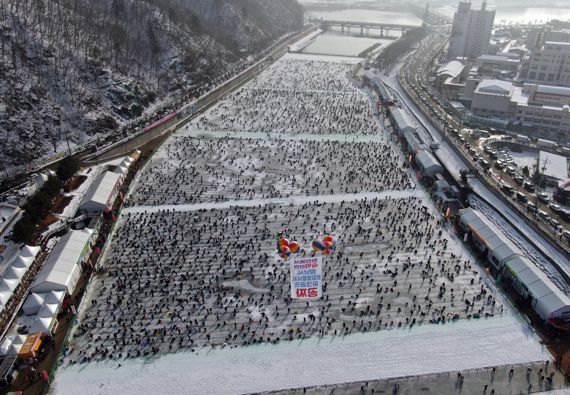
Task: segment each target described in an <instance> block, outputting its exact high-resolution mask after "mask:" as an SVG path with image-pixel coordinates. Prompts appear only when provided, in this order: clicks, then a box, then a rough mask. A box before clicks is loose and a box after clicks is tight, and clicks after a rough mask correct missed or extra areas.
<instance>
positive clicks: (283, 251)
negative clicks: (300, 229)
mask: <svg viewBox="0 0 570 395" xmlns="http://www.w3.org/2000/svg"><path fill="white" fill-rule="evenodd" d="M279 253H280V254H279V256H280V257H281V258H283V259H287V258H289V257H290V256H291V250H290V249H289V247H282V248H281V250H280V251H279Z"/></svg>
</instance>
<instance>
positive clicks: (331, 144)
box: [126, 136, 413, 206]
mask: <svg viewBox="0 0 570 395" xmlns="http://www.w3.org/2000/svg"><path fill="white" fill-rule="evenodd" d="M151 160H152V163H151V165H149V166H147V167H146V168H145V170H144V171H143V172H142V174H141V177H140V179H139V181H138V186H137V188H136V190H135V191H133V193H132V195H131V196H130V197H129V198H128V199H127V202H126V204H127V205H129V206H132V205H165V204H184V203H185V204H188V203H202V202H219V201H227V200H251V199H267V198H283V197H289V196H314V195H333V194H339V193H343V194H344V193H357V192H380V191H385V190H405V189H410V188H412V187H413V182H412V180H411V179H410V177H409V172H408V171H406V170H405V169H404V166H405V164H404V159H403V158H402V155H399V154H397V153H396V152H395V150H394V149H392V147H391V146H390V145H389V144H387V143H376V142H360V143H353V142H339V141H330V140H329V141H327V140H324V141H287V140H282V139H273V138H272V139H265V140H264V139H239V138H221V139H207V138H200V139H198V138H193V137H188V136H181V137H176V138H173V139H171V140H170V141H169V142H168V143H166V144H165V146H163V147H162V148H161V150H160V151H159V152H158V153H157V154H156V155H155V156H154V157H153V158H152V159H151Z"/></svg>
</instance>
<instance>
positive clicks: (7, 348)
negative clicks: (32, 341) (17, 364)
mask: <svg viewBox="0 0 570 395" xmlns="http://www.w3.org/2000/svg"><path fill="white" fill-rule="evenodd" d="M27 338H28V335H20V334H15V335H10V336H6V338H5V339H4V341H3V342H2V345H0V353H1V354H2V355H17V354H18V353H19V352H20V350H21V349H22V346H23V345H24V342H25V341H26V339H27Z"/></svg>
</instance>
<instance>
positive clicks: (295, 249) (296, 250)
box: [289, 241, 301, 254]
mask: <svg viewBox="0 0 570 395" xmlns="http://www.w3.org/2000/svg"><path fill="white" fill-rule="evenodd" d="M289 249H290V250H291V252H292V253H293V254H297V253H299V252H300V251H301V246H300V245H299V243H297V242H296V241H292V242H290V243H289Z"/></svg>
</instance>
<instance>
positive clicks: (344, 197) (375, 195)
mask: <svg viewBox="0 0 570 395" xmlns="http://www.w3.org/2000/svg"><path fill="white" fill-rule="evenodd" d="M407 197H417V198H425V199H427V198H428V195H427V194H426V193H425V191H423V190H420V189H415V190H402V191H383V192H362V193H347V194H337V195H317V196H291V197H288V198H275V199H251V200H229V201H225V202H218V203H196V204H166V205H159V206H134V207H128V208H126V209H124V210H122V212H121V213H122V214H129V213H158V212H161V211H178V212H183V211H199V210H220V209H227V208H230V207H255V206H259V205H267V204H278V205H289V204H292V205H295V206H300V205H303V204H306V203H315V202H318V203H340V202H342V201H345V202H346V201H353V200H362V199H386V198H393V199H401V198H407Z"/></svg>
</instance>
